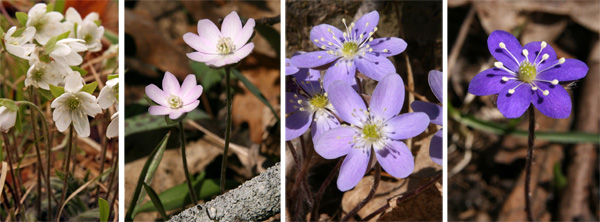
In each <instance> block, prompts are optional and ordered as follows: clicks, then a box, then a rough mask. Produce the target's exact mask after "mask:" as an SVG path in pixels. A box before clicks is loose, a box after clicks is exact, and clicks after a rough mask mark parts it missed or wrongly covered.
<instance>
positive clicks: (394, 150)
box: [375, 140, 415, 178]
mask: <svg viewBox="0 0 600 222" xmlns="http://www.w3.org/2000/svg"><path fill="white" fill-rule="evenodd" d="M375 155H376V156H377V161H378V162H379V164H381V167H382V168H383V169H384V170H385V172H387V173H389V174H390V175H392V176H394V177H396V178H406V177H407V176H408V175H410V174H411V173H412V172H413V170H414V169H415V160H414V158H413V155H412V153H411V152H410V149H408V147H407V146H406V144H404V143H403V142H402V141H395V140H392V141H390V142H389V143H388V144H386V145H385V147H384V148H383V149H381V150H375Z"/></svg>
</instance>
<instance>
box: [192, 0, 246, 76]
mask: <svg viewBox="0 0 600 222" xmlns="http://www.w3.org/2000/svg"><path fill="white" fill-rule="evenodd" d="M253 32H254V19H251V18H250V19H248V21H247V22H246V25H245V26H244V27H243V28H242V21H241V20H240V16H238V14H237V13H236V12H235V11H234V12H231V13H230V14H229V15H227V16H226V17H225V19H223V24H222V25H221V31H219V29H218V28H217V26H216V25H215V24H214V23H212V22H211V21H210V20H208V19H202V20H200V21H198V34H199V35H196V34H194V33H191V32H188V33H186V34H185V35H183V41H185V43H187V44H188V45H189V46H190V47H192V48H194V49H195V50H196V51H197V52H191V53H188V54H187V56H188V58H190V59H191V60H194V61H198V62H204V63H206V65H208V66H211V67H223V66H226V65H230V64H235V63H237V62H239V61H240V60H242V59H243V58H245V57H246V56H248V54H250V52H252V49H254V43H252V42H250V43H248V40H249V39H250V37H251V36H252V33H253ZM246 43H248V44H246Z"/></svg>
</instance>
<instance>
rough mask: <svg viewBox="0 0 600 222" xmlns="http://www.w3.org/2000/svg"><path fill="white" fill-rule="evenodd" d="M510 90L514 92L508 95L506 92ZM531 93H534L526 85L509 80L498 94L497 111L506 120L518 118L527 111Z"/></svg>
mask: <svg viewBox="0 0 600 222" xmlns="http://www.w3.org/2000/svg"><path fill="white" fill-rule="evenodd" d="M519 84H520V85H519ZM517 86H518V87H517ZM515 87H516V88H515ZM510 89H514V90H515V92H514V93H513V94H509V93H508V90H510ZM533 93H534V91H533V90H531V87H529V85H528V84H525V83H523V82H520V81H513V80H509V81H508V83H507V84H506V86H504V88H502V90H500V93H499V94H498V102H497V103H498V110H500V112H501V113H502V115H504V117H506V118H509V119H511V118H518V117H520V116H521V115H523V113H525V110H527V108H528V107H529V104H531V97H532V95H533Z"/></svg>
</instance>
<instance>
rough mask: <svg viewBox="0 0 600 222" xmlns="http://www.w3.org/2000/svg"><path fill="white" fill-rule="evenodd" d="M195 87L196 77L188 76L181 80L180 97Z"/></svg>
mask: <svg viewBox="0 0 600 222" xmlns="http://www.w3.org/2000/svg"><path fill="white" fill-rule="evenodd" d="M196 86H197V84H196V75H194V74H189V75H187V76H186V77H185V79H184V80H183V83H182V84H181V95H182V96H183V95H186V94H188V93H189V92H190V91H191V90H193V89H194V88H195V87H196Z"/></svg>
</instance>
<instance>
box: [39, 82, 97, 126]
mask: <svg viewBox="0 0 600 222" xmlns="http://www.w3.org/2000/svg"><path fill="white" fill-rule="evenodd" d="M65 80H66V83H65V93H63V94H62V95H60V96H59V97H58V98H56V99H55V100H54V101H53V102H52V104H51V105H50V107H52V108H54V112H53V113H52V119H53V120H54V122H55V123H56V128H58V131H60V132H64V131H65V130H66V129H67V127H68V126H69V124H71V122H72V123H73V127H75V131H77V134H79V136H82V137H88V136H89V135H90V122H89V121H88V117H87V116H88V115H89V116H92V117H93V116H96V114H98V113H101V112H102V109H100V106H98V103H96V97H94V96H93V95H91V94H89V93H87V92H83V91H81V89H82V88H83V83H82V81H83V79H82V78H81V76H78V75H68V76H67V77H66V79H65Z"/></svg>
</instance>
